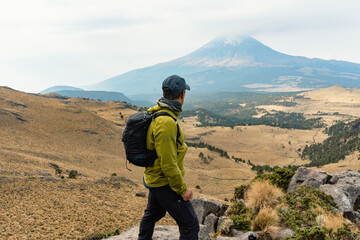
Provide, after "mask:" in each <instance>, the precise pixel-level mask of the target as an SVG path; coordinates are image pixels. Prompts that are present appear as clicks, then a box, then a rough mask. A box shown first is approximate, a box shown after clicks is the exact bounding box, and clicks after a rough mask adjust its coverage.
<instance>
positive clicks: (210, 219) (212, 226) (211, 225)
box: [204, 213, 218, 233]
mask: <svg viewBox="0 0 360 240" xmlns="http://www.w3.org/2000/svg"><path fill="white" fill-rule="evenodd" d="M217 221H218V217H217V216H215V214H213V213H210V214H209V215H207V216H206V217H205V220H204V225H206V226H207V227H208V229H209V233H214V232H215V230H216V226H217Z"/></svg>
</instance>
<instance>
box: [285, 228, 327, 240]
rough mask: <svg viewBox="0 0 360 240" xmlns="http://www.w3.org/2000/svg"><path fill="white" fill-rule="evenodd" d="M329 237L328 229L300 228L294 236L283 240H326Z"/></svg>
mask: <svg viewBox="0 0 360 240" xmlns="http://www.w3.org/2000/svg"><path fill="white" fill-rule="evenodd" d="M327 236H329V229H327V228H320V227H315V228H310V227H306V228H300V229H299V230H298V231H297V232H296V233H295V235H294V236H292V237H286V238H284V240H326V239H329V238H327Z"/></svg>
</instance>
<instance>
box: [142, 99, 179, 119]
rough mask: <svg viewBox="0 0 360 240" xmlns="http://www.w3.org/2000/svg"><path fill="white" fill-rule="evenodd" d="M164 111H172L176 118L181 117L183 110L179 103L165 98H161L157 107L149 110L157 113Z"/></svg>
mask: <svg viewBox="0 0 360 240" xmlns="http://www.w3.org/2000/svg"><path fill="white" fill-rule="evenodd" d="M162 109H169V110H171V111H172V112H173V113H174V114H175V115H176V116H179V115H180V112H181V111H182V110H181V104H180V103H179V102H177V101H172V100H168V99H165V98H160V99H159V100H158V101H157V105H156V106H153V107H151V108H149V109H148V111H150V112H157V111H159V110H162Z"/></svg>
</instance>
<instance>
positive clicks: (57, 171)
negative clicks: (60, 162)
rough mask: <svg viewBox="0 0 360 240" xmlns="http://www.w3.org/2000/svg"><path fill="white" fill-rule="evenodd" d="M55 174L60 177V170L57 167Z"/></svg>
mask: <svg viewBox="0 0 360 240" xmlns="http://www.w3.org/2000/svg"><path fill="white" fill-rule="evenodd" d="M55 174H56V175H59V177H60V176H61V174H62V170H61V169H60V168H59V167H58V168H55Z"/></svg>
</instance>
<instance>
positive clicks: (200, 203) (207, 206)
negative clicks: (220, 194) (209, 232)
mask: <svg viewBox="0 0 360 240" xmlns="http://www.w3.org/2000/svg"><path fill="white" fill-rule="evenodd" d="M191 204H192V205H193V207H194V210H195V213H196V216H197V217H198V220H199V223H200V224H204V221H205V218H206V217H207V216H208V215H209V214H211V213H212V214H214V215H215V216H216V217H217V218H218V217H220V216H222V215H224V213H225V211H226V210H227V209H228V207H229V205H227V204H225V203H222V202H219V201H216V200H212V199H207V198H201V197H199V198H197V197H195V198H193V199H191Z"/></svg>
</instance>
